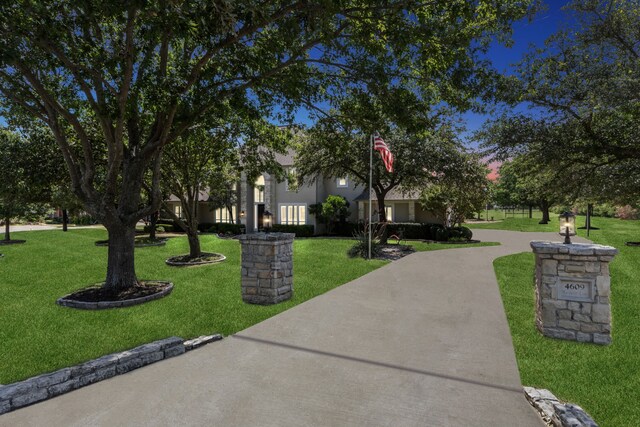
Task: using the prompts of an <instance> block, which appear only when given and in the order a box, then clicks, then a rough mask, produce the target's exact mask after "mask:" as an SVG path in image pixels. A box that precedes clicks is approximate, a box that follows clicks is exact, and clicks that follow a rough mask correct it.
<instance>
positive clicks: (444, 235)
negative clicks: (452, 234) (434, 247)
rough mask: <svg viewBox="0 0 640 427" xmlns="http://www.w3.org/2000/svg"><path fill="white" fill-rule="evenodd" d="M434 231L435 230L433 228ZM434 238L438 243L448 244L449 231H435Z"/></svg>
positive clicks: (443, 229)
mask: <svg viewBox="0 0 640 427" xmlns="http://www.w3.org/2000/svg"><path fill="white" fill-rule="evenodd" d="M432 230H433V228H432ZM435 230H436V231H435V233H434V238H435V240H437V241H438V242H446V241H447V240H449V230H448V229H447V228H445V227H439V228H436V229H435Z"/></svg>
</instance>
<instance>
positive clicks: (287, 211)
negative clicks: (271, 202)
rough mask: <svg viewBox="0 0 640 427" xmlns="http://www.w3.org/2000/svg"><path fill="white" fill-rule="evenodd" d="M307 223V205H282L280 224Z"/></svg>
mask: <svg viewBox="0 0 640 427" xmlns="http://www.w3.org/2000/svg"><path fill="white" fill-rule="evenodd" d="M306 223H307V205H306V204H302V205H280V224H290V225H304V224H306Z"/></svg>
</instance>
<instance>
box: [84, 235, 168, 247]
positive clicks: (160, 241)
mask: <svg viewBox="0 0 640 427" xmlns="http://www.w3.org/2000/svg"><path fill="white" fill-rule="evenodd" d="M166 244H167V238H156V239H150V238H149V237H136V240H135V247H136V248H144V247H147V246H164V245H166ZM96 246H109V241H108V240H98V241H97V242H96Z"/></svg>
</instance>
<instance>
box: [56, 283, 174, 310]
mask: <svg viewBox="0 0 640 427" xmlns="http://www.w3.org/2000/svg"><path fill="white" fill-rule="evenodd" d="M172 290H173V284H172V283H171V282H163V281H153V280H151V281H140V282H138V284H137V285H135V286H132V287H130V288H127V289H123V290H115V291H114V290H111V289H106V288H103V287H102V284H99V285H94V286H90V287H88V288H84V289H81V290H79V291H76V292H73V293H71V294H69V295H66V296H64V297H62V298H60V299H58V301H57V302H58V304H60V305H64V306H67V307H74V308H82V309H94V310H95V309H102V308H113V307H128V306H132V305H136V304H142V303H143V302H147V301H153V300H155V299H158V298H161V297H163V296H166V295H168V294H169V293H171V291H172Z"/></svg>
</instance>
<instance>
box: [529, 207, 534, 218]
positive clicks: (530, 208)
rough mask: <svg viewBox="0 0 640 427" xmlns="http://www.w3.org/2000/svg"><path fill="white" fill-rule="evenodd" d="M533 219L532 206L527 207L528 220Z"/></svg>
mask: <svg viewBox="0 0 640 427" xmlns="http://www.w3.org/2000/svg"><path fill="white" fill-rule="evenodd" d="M531 218H533V206H531V205H529V219H531Z"/></svg>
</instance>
